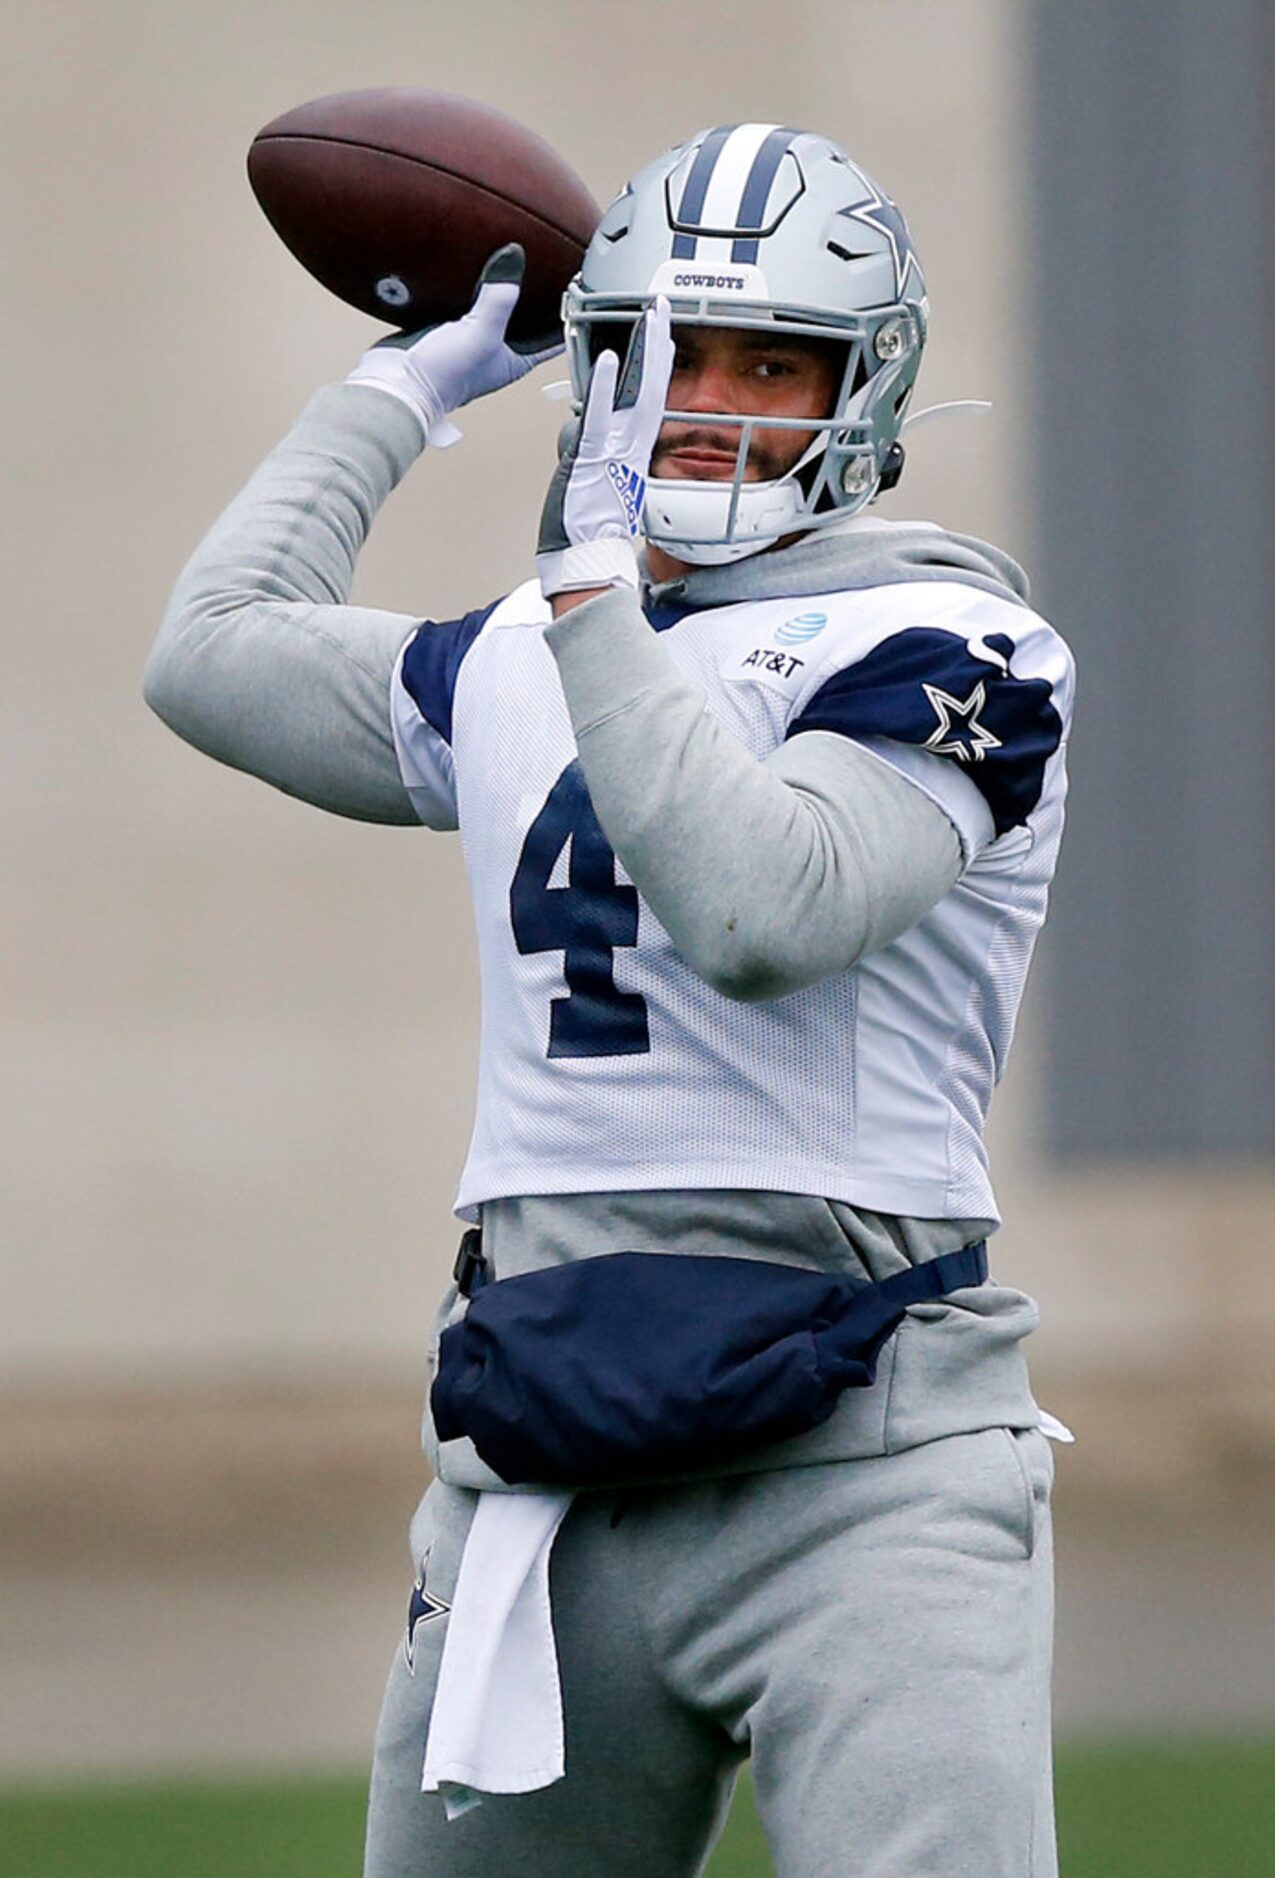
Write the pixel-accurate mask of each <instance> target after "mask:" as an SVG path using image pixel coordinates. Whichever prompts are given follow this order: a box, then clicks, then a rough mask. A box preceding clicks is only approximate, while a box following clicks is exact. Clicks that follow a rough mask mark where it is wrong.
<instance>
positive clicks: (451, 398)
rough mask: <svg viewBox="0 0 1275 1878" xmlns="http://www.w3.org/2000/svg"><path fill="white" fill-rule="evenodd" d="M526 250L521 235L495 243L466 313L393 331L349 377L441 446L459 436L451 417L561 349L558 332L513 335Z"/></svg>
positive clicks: (365, 357)
mask: <svg viewBox="0 0 1275 1878" xmlns="http://www.w3.org/2000/svg"><path fill="white" fill-rule="evenodd" d="M525 262H526V257H525V256H524V254H523V251H522V249H521V248H520V247H519V245H518V243H517V242H516V241H511V242H510V243H509V245H508V246H507V247H504V248H497V250H496V252H495V254H493V255H492V257H491V259H490V260H489V261H488V263H487V265H486V267H484V269H483V271H482V273H481V274H480V275H479V277H478V291H477V293H476V294H475V295H474V304H473V305H472V306H471V307H470V309H469V311H468V313H466V314H465V315H464V316H463V318H461V319H458V320H450V321H449V322H448V323H447V325H445V326H427V327H426V328H425V330H424V331H423V332H417V333H391V334H390V335H389V336H388V338H385V339H381V340H378V341H377V343H376V345H374V346H373V347H372V348H371V350H370V351H368V352H365V353H364V354H363V357H362V358H361V359H360V360H359V362H358V364H357V365H356V366H355V368H354V370H353V371H352V372H351V373H350V375H349V377H348V378H347V379H346V381H345V382H346V384H347V385H374V386H375V387H376V388H377V390H378V391H388V392H389V394H390V396H391V397H393V398H397V399H398V400H399V402H400V403H401V404H405V405H406V406H407V408H408V410H409V411H413V412H415V414H416V416H417V417H418V418H419V419H420V421H421V424H422V425H423V427H424V430H425V435H426V437H427V439H428V440H429V442H430V443H432V444H434V445H435V447H436V448H439V449H446V447H447V446H448V444H453V443H457V442H459V440H460V434H461V433H460V432H459V431H458V430H457V428H456V426H455V425H454V424H449V423H448V422H447V413H448V411H457V410H459V409H460V407H461V405H462V404H469V403H470V402H471V401H472V400H473V399H474V398H482V397H485V396H486V394H487V393H488V392H489V391H501V390H503V388H504V387H505V386H506V385H512V384H513V383H514V381H515V379H519V378H522V377H523V376H524V375H525V374H526V373H527V372H530V371H534V369H535V367H536V366H537V365H541V364H543V363H544V361H545V360H546V359H552V358H556V357H557V356H558V354H559V353H560V352H561V351H562V342H561V340H560V339H549V338H546V339H533V340H530V341H514V342H513V343H512V344H511V343H510V342H509V341H508V340H507V339H506V338H505V328H506V327H507V326H508V324H509V319H510V315H511V314H512V313H513V310H514V307H515V305H516V304H517V301H518V294H519V292H520V290H521V286H522V275H523V268H524V266H525Z"/></svg>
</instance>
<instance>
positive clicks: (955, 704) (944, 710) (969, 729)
mask: <svg viewBox="0 0 1275 1878" xmlns="http://www.w3.org/2000/svg"><path fill="white" fill-rule="evenodd" d="M921 689H922V690H923V691H924V693H925V695H926V697H927V698H928V699H929V700H930V703H931V704H932V705H933V706H934V710H935V714H936V715H937V717H938V720H939V721H938V728H937V729H936V730H935V731H934V732H933V733H932V734H931V735H930V736H928V737H927V738H926V740H925V748H926V749H927V750H933V752H934V754H935V756H954V757H956V758H957V760H958V761H959V762H961V763H981V762H982V760H983V758H984V756H986V754H987V752H988V751H989V750H999V749H1000V747H1001V740H1000V738H999V737H995V736H993V735H992V733H991V731H990V730H989V729H988V728H987V725H986V724H980V723H979V721H978V714H979V712H980V711H981V710H982V708H983V706H984V705H985V704H986V703H987V686H986V685H985V684H984V683H982V681H981V680H980V682H979V683H978V684H977V685H975V687H974V689H973V691H971V692H970V695H969V697H968V698H966V699H965V700H964V702H962V700H961V699H960V698H954V697H953V696H952V695H951V693H950V692H947V691H940V689H939V687H938V686H937V685H922V687H921ZM966 739H968V741H966Z"/></svg>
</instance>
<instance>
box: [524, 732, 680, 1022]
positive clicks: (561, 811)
mask: <svg viewBox="0 0 1275 1878" xmlns="http://www.w3.org/2000/svg"><path fill="white" fill-rule="evenodd" d="M568 842H570V843H571V858H570V860H569V862H568V864H567V883H568V884H567V885H566V886H565V887H551V886H550V885H549V879H550V876H551V875H552V873H553V870H554V866H555V865H556V863H557V860H558V857H559V855H560V854H561V853H562V851H563V849H564V848H565V847H566V845H567V843H568ZM509 916H510V919H511V920H512V922H513V929H514V941H515V943H516V945H517V947H518V950H519V951H520V952H523V953H526V952H561V953H562V954H563V962H562V970H563V976H564V977H565V979H566V981H567V995H566V997H565V998H554V999H553V1000H552V1002H551V1003H550V1006H549V1055H550V1056H639V1055H642V1054H643V1053H644V1052H646V1051H648V1050H649V1049H650V1047H651V1038H650V1032H649V1031H648V1029H647V1022H646V1000H645V998H639V997H637V996H636V995H635V994H634V993H633V992H631V991H618V990H617V989H616V984H615V976H614V963H615V959H614V954H615V949H616V947H617V946H635V945H636V944H637V934H638V896H637V889H636V887H629V886H625V885H622V884H621V883H620V882H619V881H618V880H617V879H616V877H615V853H614V851H613V849H612V848H611V846H610V844H609V842H608V841H607V838H606V836H605V835H604V834H603V832H602V825H601V823H600V822H599V821H598V818H597V816H596V815H595V814H594V812H593V804H592V802H591V801H590V800H589V791H588V789H587V787H586V786H585V780H584V775H583V772H582V771H581V768H580V765H579V763H569V764H568V765H567V767H566V769H564V770H563V772H562V774H561V776H559V778H558V780H557V782H556V783H555V784H554V785H553V788H552V789H551V790H550V791H549V795H548V798H547V800H546V802H545V805H544V807H543V808H542V809H541V811H540V813H539V815H537V817H536V819H535V821H534V822H533V823H532V824H531V827H530V828H529V829H528V830H527V839H526V840H525V841H524V842H523V844H522V853H521V854H520V855H519V857H518V869H517V872H516V873H515V874H514V878H513V885H512V886H511V887H510V889H509Z"/></svg>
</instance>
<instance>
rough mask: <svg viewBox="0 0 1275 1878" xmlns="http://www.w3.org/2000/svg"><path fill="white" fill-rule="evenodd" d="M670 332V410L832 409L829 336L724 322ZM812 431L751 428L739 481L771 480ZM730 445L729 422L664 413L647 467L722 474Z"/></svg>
mask: <svg viewBox="0 0 1275 1878" xmlns="http://www.w3.org/2000/svg"><path fill="white" fill-rule="evenodd" d="M673 340H674V344H675V345H676V347H677V354H676V357H675V359H674V362H673V376H672V379H671V381H670V383H669V392H668V406H669V409H670V410H673V411H691V412H698V411H702V412H704V413H706V414H707V413H709V412H714V411H717V412H726V413H728V414H737V415H738V416H740V417H827V416H828V415H829V413H830V412H831V410H832V406H833V400H834V398H835V397H836V394H837V390H838V388H839V386H840V382H841V373H842V368H843V362H844V355H843V354H842V353H841V350H840V348H839V347H837V346H836V345H835V343H830V342H829V341H826V340H822V339H811V338H791V339H789V338H785V337H783V336H782V335H778V334H775V333H772V332H746V331H742V330H740V329H737V328H735V327H729V326H675V327H674V328H673ZM814 434H815V433H814V432H813V431H809V430H767V429H765V428H764V427H762V428H759V429H757V430H755V431H754V432H753V436H752V443H751V446H750V448H749V452H748V465H747V468H746V470H745V472H744V479H745V481H746V482H773V481H774V480H775V478H776V477H779V476H783V475H785V474H786V473H787V472H788V471H789V470H790V469H791V468H792V466H793V464H794V463H795V462H796V461H797V459H798V458H799V457H800V456H801V454H802V452H803V451H804V450H805V449H807V448H808V446H809V444H810V442H811V439H812V438H813V436H814ZM738 451H739V429H738V427H737V426H736V425H734V424H712V423H707V422H705V423H695V422H693V421H688V420H686V419H676V420H670V421H669V422H666V423H665V425H664V427H663V429H662V430H661V431H660V434H659V438H658V440H657V442H656V446H655V452H654V455H653V456H652V459H651V474H652V476H658V477H668V478H674V479H675V478H679V477H680V478H685V479H688V480H691V481H695V482H719V481H729V480H730V478H731V477H732V476H733V475H734V474H735V458H736V456H737V454H738Z"/></svg>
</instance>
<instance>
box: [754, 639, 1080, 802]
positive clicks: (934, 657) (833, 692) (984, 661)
mask: <svg viewBox="0 0 1275 1878" xmlns="http://www.w3.org/2000/svg"><path fill="white" fill-rule="evenodd" d="M976 644H977V648H978V649H977V650H975V647H974V646H973V645H971V643H970V642H969V640H967V639H966V638H965V637H964V636H963V635H962V634H960V633H957V632H949V631H945V630H943V629H942V628H940V627H935V626H908V627H905V628H904V629H903V630H902V631H901V632H897V633H893V634H891V635H890V637H889V638H886V639H883V640H882V641H881V642H880V643H879V644H878V645H876V646H874V647H873V649H872V651H871V652H869V653H867V654H866V655H865V656H864V657H863V658H862V659H859V660H858V661H857V662H856V663H855V664H853V665H848V666H845V667H844V668H843V669H842V670H840V671H838V672H835V673H834V674H833V675H832V677H831V678H829V679H828V680H827V681H826V682H825V683H824V684H823V685H821V686H820V688H819V690H818V691H816V692H815V694H814V696H813V697H812V698H811V699H810V700H809V701H808V702H807V704H806V705H805V706H804V708H803V709H802V710H801V712H800V713H799V714H798V716H797V717H795V718H794V719H793V721H792V723H791V724H790V725H789V727H788V735H789V736H790V737H791V736H795V735H797V734H799V733H800V732H802V731H807V730H830V731H836V732H839V733H840V734H841V735H842V736H846V737H856V738H862V737H888V738H891V739H892V740H893V741H895V742H896V743H910V744H915V745H917V746H919V747H920V748H922V749H925V750H930V751H932V752H933V753H934V755H935V756H941V757H946V758H948V759H950V760H951V761H952V762H954V763H959V764H960V765H961V767H962V769H963V770H964V771H965V773H966V774H967V775H968V776H969V778H970V780H971V781H972V782H974V783H975V784H976V785H977V787H978V789H979V790H980V791H981V793H982V795H983V797H984V799H985V800H986V802H987V806H988V808H989V809H990V810H991V814H992V820H993V823H994V824H995V828H996V833H997V834H998V835H1003V834H1005V833H1006V832H1007V831H1008V830H1009V829H1011V828H1014V827H1016V826H1017V825H1018V824H1019V823H1021V822H1025V821H1026V820H1027V817H1028V816H1029V815H1030V814H1031V812H1032V810H1033V809H1034V808H1035V806H1036V804H1037V803H1038V802H1039V800H1040V796H1041V791H1042V789H1043V786H1044V776H1045V768H1046V765H1047V764H1048V762H1049V760H1050V758H1051V757H1052V756H1053V754H1054V752H1055V751H1056V750H1057V748H1058V746H1059V744H1060V743H1061V742H1062V737H1063V721H1062V717H1061V715H1060V713H1059V710H1058V707H1057V705H1056V703H1055V701H1054V688H1053V686H1052V685H1051V684H1050V682H1049V680H1048V679H1046V678H1024V677H1019V676H1018V675H1017V674H1016V673H1015V672H1014V671H1013V670H1012V669H1011V663H1010V661H1011V659H1012V657H1013V654H1014V650H1015V647H1014V642H1013V640H1012V639H1011V638H1010V637H1009V635H1008V634H1007V633H990V634H988V635H987V636H986V637H985V638H981V639H979V640H978V641H977V642H976Z"/></svg>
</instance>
